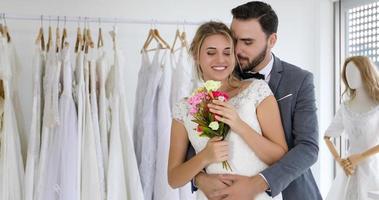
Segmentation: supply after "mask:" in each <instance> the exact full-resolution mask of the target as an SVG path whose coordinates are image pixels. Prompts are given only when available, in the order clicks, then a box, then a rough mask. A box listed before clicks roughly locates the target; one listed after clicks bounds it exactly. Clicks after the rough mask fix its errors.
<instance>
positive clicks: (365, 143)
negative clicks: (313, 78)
mask: <svg viewBox="0 0 379 200" xmlns="http://www.w3.org/2000/svg"><path fill="white" fill-rule="evenodd" d="M378 130H379V106H376V107H375V108H373V109H372V110H370V111H368V112H366V113H356V112H354V111H352V110H350V108H349V107H348V104H347V103H343V104H342V105H341V107H340V109H339V110H338V112H337V114H336V116H335V118H334V119H333V122H332V123H331V124H330V126H329V127H328V129H327V130H326V135H327V136H330V137H339V136H341V135H342V134H343V133H345V134H346V135H347V137H348V138H349V141H350V142H349V144H350V147H349V150H348V155H352V154H357V153H362V152H364V151H366V150H368V149H370V148H372V147H374V146H376V145H378V144H379V134H378ZM378 169H379V155H378V154H375V155H373V156H371V157H369V158H367V159H366V160H364V161H362V162H361V163H359V164H358V166H357V167H356V169H355V173H354V174H353V175H352V176H346V174H345V172H344V170H343V169H342V167H341V166H340V165H338V164H337V176H336V179H335V180H334V182H333V184H332V187H331V188H330V190H329V193H328V195H327V197H326V200H334V199H344V200H366V199H368V196H367V195H368V192H369V191H379V174H378Z"/></svg>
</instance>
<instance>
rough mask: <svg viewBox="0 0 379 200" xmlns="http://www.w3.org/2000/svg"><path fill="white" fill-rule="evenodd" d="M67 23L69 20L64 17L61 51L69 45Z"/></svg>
mask: <svg viewBox="0 0 379 200" xmlns="http://www.w3.org/2000/svg"><path fill="white" fill-rule="evenodd" d="M66 21H67V18H66V16H65V17H64V25H63V33H62V40H61V49H63V48H64V47H66V46H67V45H68V42H67V41H66V39H67V28H66Z"/></svg>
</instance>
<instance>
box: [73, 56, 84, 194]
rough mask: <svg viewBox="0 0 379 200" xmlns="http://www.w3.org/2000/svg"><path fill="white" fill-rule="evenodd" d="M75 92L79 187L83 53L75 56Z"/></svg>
mask: <svg viewBox="0 0 379 200" xmlns="http://www.w3.org/2000/svg"><path fill="white" fill-rule="evenodd" d="M75 83H76V84H75V88H74V89H75V92H74V99H75V100H76V107H77V112H78V127H77V129H78V150H79V153H78V161H77V170H78V172H79V174H78V177H77V184H78V185H81V179H82V173H81V167H82V154H83V152H82V151H83V150H84V148H82V141H83V140H82V138H83V135H84V133H85V122H86V119H85V111H86V109H85V105H86V104H85V97H86V96H85V91H86V90H85V82H84V52H83V51H80V50H79V52H78V53H77V55H76V64H75ZM80 197H81V192H79V193H78V196H77V199H80Z"/></svg>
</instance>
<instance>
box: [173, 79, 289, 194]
mask: <svg viewBox="0 0 379 200" xmlns="http://www.w3.org/2000/svg"><path fill="white" fill-rule="evenodd" d="M270 95H272V92H271V90H270V88H269V86H268V85H267V83H266V82H264V81H263V80H253V82H252V83H251V84H250V85H249V86H248V87H247V88H246V89H244V90H242V91H241V92H240V93H238V94H237V95H236V96H234V97H232V98H231V99H230V100H229V102H230V104H232V105H233V106H234V107H235V108H236V110H237V112H238V114H239V116H240V117H241V119H242V120H244V121H245V122H246V123H247V124H249V125H250V126H251V127H252V128H253V129H254V130H255V131H256V132H257V133H258V134H262V133H261V128H260V125H259V122H258V119H257V116H256V108H257V107H258V105H259V104H260V103H261V102H262V101H263V100H264V99H265V98H266V97H268V96H270ZM173 118H174V119H176V120H178V121H180V122H183V124H184V126H185V128H186V130H187V133H188V138H189V140H190V142H191V144H192V146H193V147H194V149H195V151H196V153H198V152H200V151H201V150H202V149H204V148H205V147H206V144H207V142H208V140H209V139H208V138H206V137H199V135H198V133H197V132H196V126H197V124H196V123H194V122H192V121H191V120H192V116H190V115H189V106H188V104H187V103H186V101H185V100H182V101H180V102H179V103H178V104H177V105H176V106H175V108H174V110H173ZM226 140H227V141H228V142H229V160H228V162H229V164H230V166H231V168H232V170H233V171H229V170H226V169H223V167H222V164H221V163H213V164H210V165H208V166H207V167H206V172H207V173H209V174H225V173H233V174H239V175H244V176H253V175H256V174H258V173H259V172H261V171H262V170H263V169H265V168H267V165H266V164H265V163H264V162H263V161H262V160H260V159H259V158H258V156H257V155H256V154H255V153H254V151H253V150H252V149H251V148H250V147H249V146H248V145H247V143H246V142H245V141H244V140H243V139H242V138H241V137H240V136H239V135H238V134H236V133H234V132H233V131H231V132H230V133H229V134H228V136H227V137H226ZM197 199H198V200H204V199H207V198H206V197H205V195H204V194H203V193H202V192H201V191H200V190H198V192H197ZM255 199H256V200H266V199H272V198H271V197H270V196H269V195H267V194H266V193H262V194H260V195H259V196H257V197H256V198H255ZM274 199H282V197H281V195H278V196H276V197H275V198H274Z"/></svg>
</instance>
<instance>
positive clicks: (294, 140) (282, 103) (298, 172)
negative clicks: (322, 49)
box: [262, 56, 322, 200]
mask: <svg viewBox="0 0 379 200" xmlns="http://www.w3.org/2000/svg"><path fill="white" fill-rule="evenodd" d="M269 86H270V88H271V90H272V92H273V93H274V95H275V97H276V99H277V100H278V104H279V108H280V114H281V118H282V123H283V128H284V132H285V137H286V141H287V144H288V149H289V151H288V153H287V154H286V155H285V156H284V157H283V158H282V159H281V160H280V161H278V162H277V163H275V164H273V165H271V166H270V167H269V168H267V169H265V170H264V171H262V174H263V175H264V177H265V178H266V180H267V182H268V183H269V185H270V189H271V195H272V196H276V195H278V194H279V193H280V192H282V195H283V199H284V200H303V199H304V200H319V199H322V198H321V195H320V192H319V190H318V187H317V185H316V182H315V180H314V178H313V175H312V172H311V169H310V167H311V166H312V165H313V164H314V163H315V162H316V161H317V157H318V151H319V148H318V123H317V115H316V110H317V109H316V102H315V101H316V100H315V91H314V84H313V75H312V74H311V73H310V72H308V71H305V70H302V69H300V68H299V67H296V66H294V65H291V64H289V63H286V62H283V61H281V60H280V59H279V58H277V57H276V56H274V64H273V68H272V71H271V78H270V81H269ZM291 94H292V95H291ZM288 95H290V96H288ZM286 96H287V97H286ZM283 97H284V98H283Z"/></svg>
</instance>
